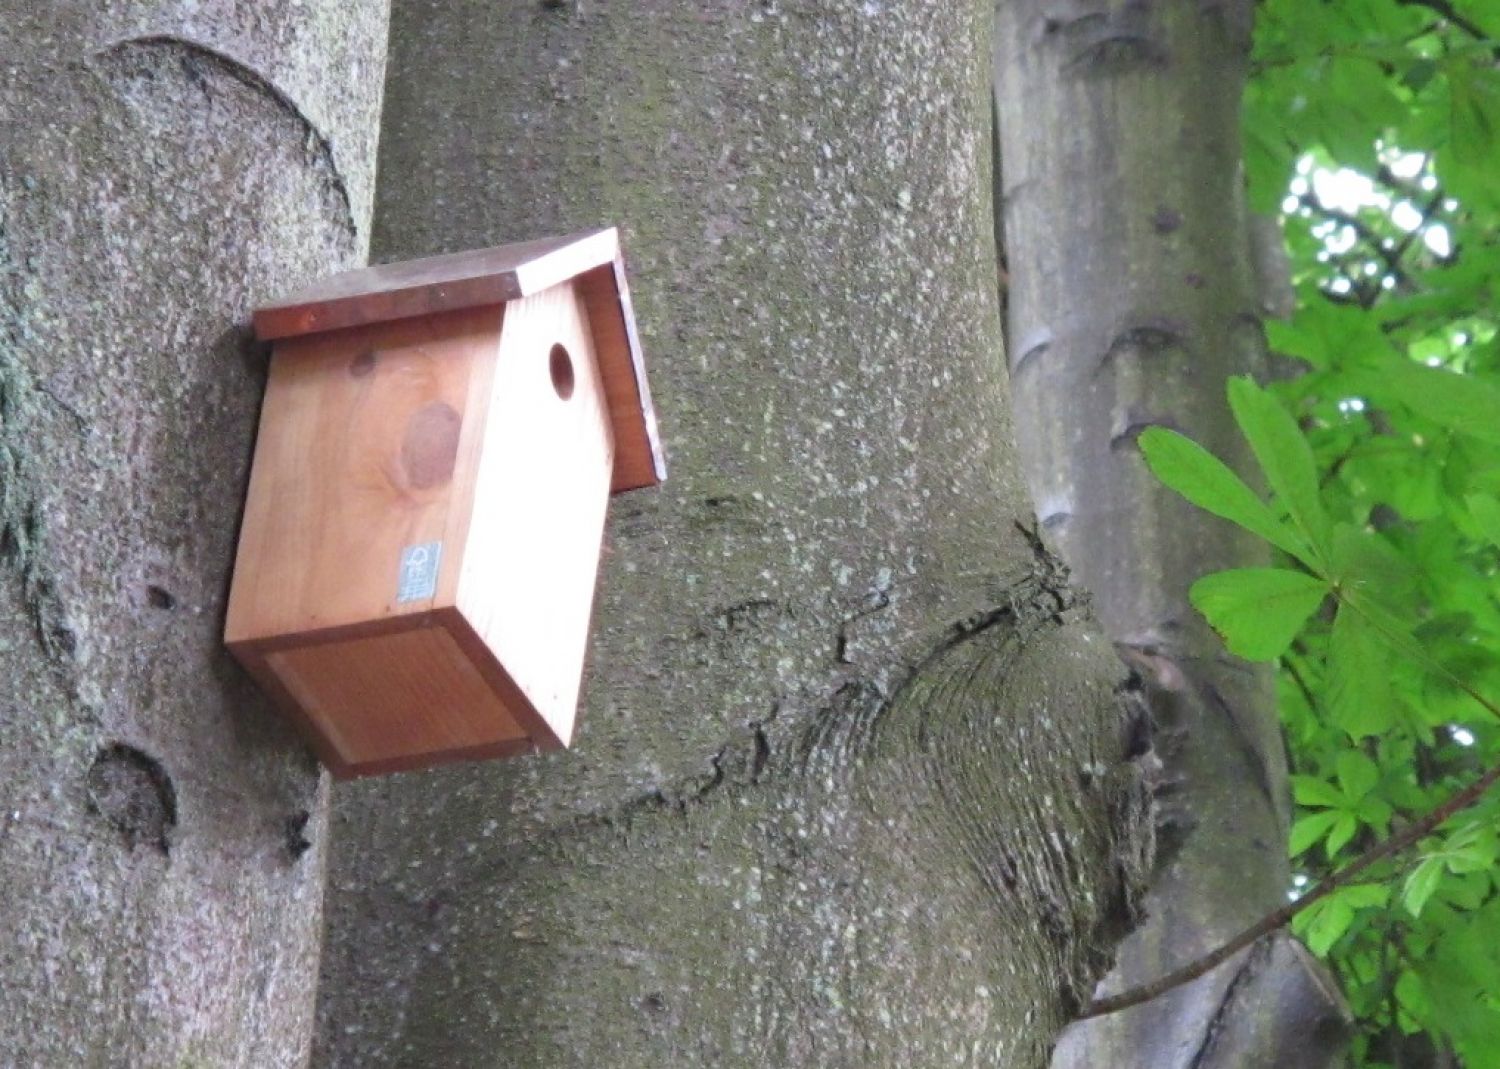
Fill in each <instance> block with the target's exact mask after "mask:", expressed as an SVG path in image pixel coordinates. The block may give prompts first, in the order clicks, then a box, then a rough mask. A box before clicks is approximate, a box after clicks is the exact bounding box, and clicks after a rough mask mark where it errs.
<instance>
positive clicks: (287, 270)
mask: <svg viewBox="0 0 1500 1069" xmlns="http://www.w3.org/2000/svg"><path fill="white" fill-rule="evenodd" d="M0 23H3V24H4V25H5V27H6V33H5V36H4V39H3V40H0V58H3V63H0V70H3V74H0V112H3V113H4V114H5V115H6V117H7V123H8V128H7V135H6V137H7V141H6V152H5V154H4V156H3V158H0V421H3V425H0V484H3V485H0V526H3V527H4V529H5V531H6V533H7V536H8V538H7V548H8V550H9V552H8V554H7V555H6V560H5V563H6V565H7V567H6V568H5V569H4V570H3V572H0V620H3V625H0V626H3V641H0V679H3V680H4V682H3V684H0V781H3V782H4V784H5V787H4V791H3V807H0V898H3V899H4V901H5V902H6V904H7V906H6V917H5V922H4V926H3V927H4V931H3V937H0V955H3V957H0V973H3V975H4V976H5V984H4V986H3V994H0V1010H3V1013H0V1017H3V1023H0V1062H3V1063H4V1064H6V1065H103V1064H116V1065H117V1064H139V1065H179V1064H212V1065H225V1066H229V1065H244V1066H256V1067H262V1066H282V1065H285V1066H292V1065H297V1064H301V1063H302V1062H303V1061H304V1060H305V1057H306V1053H307V1048H308V1045H309V1041H310V1031H311V1030H310V1022H311V1014H312V996H313V986H314V983H315V972H316V962H317V955H318V937H319V934H320V931H319V929H320V919H321V914H320V898H321V889H322V857H321V843H322V840H323V838H324V836H323V825H324V822H325V817H324V812H325V799H326V791H325V790H324V789H323V788H322V787H321V786H320V777H319V774H318V771H317V769H316V766H315V764H314V763H313V762H311V761H310V760H309V759H308V757H307V755H306V752H305V750H304V749H303V747H302V746H301V745H300V743H299V742H298V741H297V740H296V739H295V738H294V737H293V736H292V735H291V734H290V732H288V731H287V730H285V729H284V728H282V727H281V726H280V725H279V723H278V722H277V721H276V720H275V719H274V718H273V717H272V716H271V715H270V712H269V709H268V708H267V706H266V703H265V702H264V701H263V700H262V699H260V698H259V697H258V696H257V695H256V693H255V691H254V689H253V688H252V687H251V686H250V685H249V683H248V681H247V680H245V678H244V677H243V676H242V675H241V674H240V673H239V671H238V670H237V669H235V668H234V667H233V666H232V665H231V664H230V663H229V661H228V659H227V657H226V656H225V654H224V652H223V650H222V647H221V644H220V641H219V632H220V627H221V615H220V603H221V600H222V596H223V591H224V588H225V584H226V580H227V576H228V569H229V565H230V560H231V554H232V549H233V541H234V535H235V529H236V526H237V521H238V514H239V506H240V501H241V495H242V488H243V481H244V476H245V470H246V464H247V461H248V456H249V448H250V443H251V439H252V436H253V433H254V422H255V414H256V409H257V405H258V402H259V396H260V387H261V384H262V376H263V367H264V358H265V353H264V350H263V349H262V348H261V347H259V346H256V345H254V344H253V343H252V342H251V340H250V338H249V334H248V331H247V329H246V327H245V321H246V318H247V315H248V312H249V310H250V308H251V307H252V305H253V304H254V303H255V302H257V301H259V300H263V299H265V298H267V297H269V296H271V295H273V294H274V293H276V292H277V291H279V290H282V289H283V288H286V287H289V286H291V285H293V284H295V283H298V282H301V281H304V280H305V279H306V278H308V277H310V276H312V275H315V274H322V273H325V272H328V271H330V270H333V269H337V268H340V267H344V266H348V265H350V264H351V263H353V262H355V261H356V260H358V259H359V258H360V257H362V255H363V252H364V249H363V241H364V237H363V235H364V234H365V233H367V225H366V221H367V213H368V198H369V189H370V184H371V183H370V179H371V177H372V174H373V164H374V161H373V158H371V157H370V156H369V155H368V153H367V154H366V155H365V156H363V157H362V156H361V155H360V153H359V151H358V149H359V146H361V145H363V146H364V147H365V149H366V150H369V149H371V148H372V147H373V138H374V126H375V117H376V111H377V108H378V103H379V84H378V80H377V81H376V82H375V83H373V84H372V83H370V82H369V81H362V80H358V79H355V80H348V79H346V77H345V75H347V73H348V69H347V68H348V65H349V64H351V63H363V64H364V66H365V69H366V71H368V72H369V73H371V74H375V75H378V73H379V71H380V69H381V64H382V56H383V51H384V45H385V40H384V32H385V11H384V10H383V5H381V4H377V3H364V2H359V3H354V4H345V3H339V4H333V3H319V4H315V5H307V4H300V3H281V2H273V3H267V4H256V5H242V4H234V3H229V2H227V0H206V2H198V3H191V4H187V3H183V4H177V3H170V2H162V3H150V4H133V5H99V4H94V3H82V2H78V3H74V2H57V3H48V4H27V3H10V2H6V3H0ZM293 101H300V102H301V103H300V104H294V103H293ZM311 115H318V116H320V118H319V119H317V120H313V119H309V118H308V116H311ZM320 139H321V140H320ZM320 144H321V145H323V146H324V147H323V148H322V149H320V147H319V146H320ZM328 144H337V145H341V146H353V149H352V150H349V151H344V152H343V153H342V154H341V156H340V158H339V159H338V160H337V162H336V163H335V162H334V161H333V159H332V150H331V149H327V148H326V146H327V145H328ZM335 169H336V170H337V171H338V172H339V176H340V182H341V183H346V184H347V186H348V188H349V189H350V190H352V191H353V192H352V194H351V195H348V196H341V195H340V194H339V192H338V190H336V189H334V188H332V185H331V181H332V180H331V178H330V174H331V172H332V171H333V170H335ZM351 211H352V214H351ZM296 813H303V814H305V815H309V816H310V817H311V820H310V822H309V824H308V826H307V829H306V830H307V831H308V832H309V834H310V836H311V841H314V842H317V843H319V844H320V851H319V853H318V854H317V855H314V856H310V857H300V856H298V855H294V852H293V851H292V850H291V849H289V847H288V845H287V843H288V840H287V834H286V830H285V829H286V821H287V820H288V819H289V817H290V816H291V815H293V814H296Z"/></svg>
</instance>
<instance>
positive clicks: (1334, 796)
mask: <svg viewBox="0 0 1500 1069" xmlns="http://www.w3.org/2000/svg"><path fill="white" fill-rule="evenodd" d="M1291 781H1292V797H1293V798H1295V799H1296V800H1297V804H1298V805H1319V806H1325V807H1328V808H1332V809H1341V808H1342V807H1343V805H1344V801H1345V799H1344V796H1343V794H1342V793H1341V792H1340V791H1339V789H1338V788H1337V787H1335V786H1334V785H1333V784H1331V783H1329V782H1328V781H1327V780H1321V779H1318V778H1317V777H1316V776H1292V777H1291Z"/></svg>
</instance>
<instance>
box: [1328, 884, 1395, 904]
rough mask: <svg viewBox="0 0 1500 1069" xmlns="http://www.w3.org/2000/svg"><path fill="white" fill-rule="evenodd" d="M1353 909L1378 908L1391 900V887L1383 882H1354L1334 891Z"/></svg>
mask: <svg viewBox="0 0 1500 1069" xmlns="http://www.w3.org/2000/svg"><path fill="white" fill-rule="evenodd" d="M1334 894H1336V895H1337V896H1338V897H1339V898H1340V899H1341V900H1343V901H1344V902H1345V903H1347V904H1348V905H1350V906H1353V907H1354V908H1355V909H1379V908H1381V907H1382V906H1384V905H1385V904H1386V903H1387V902H1389V901H1390V900H1391V889H1390V888H1389V887H1387V886H1386V885H1385V884H1383V883H1355V884H1350V885H1349V886H1348V887H1341V888H1339V889H1338V890H1337V891H1335V892H1334Z"/></svg>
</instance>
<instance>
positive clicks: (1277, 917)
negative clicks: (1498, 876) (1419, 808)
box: [1079, 765, 1500, 1020]
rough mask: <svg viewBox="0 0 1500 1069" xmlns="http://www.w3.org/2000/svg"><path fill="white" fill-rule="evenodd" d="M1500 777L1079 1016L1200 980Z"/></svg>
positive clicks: (1488, 778) (1496, 774)
mask: <svg viewBox="0 0 1500 1069" xmlns="http://www.w3.org/2000/svg"><path fill="white" fill-rule="evenodd" d="M1497 780H1500V765H1495V766H1494V767H1493V768H1491V769H1490V770H1489V771H1488V772H1486V773H1485V774H1484V775H1482V776H1480V777H1479V778H1478V779H1477V780H1475V781H1474V782H1473V783H1471V784H1469V786H1467V787H1465V788H1464V789H1463V790H1461V791H1458V792H1457V793H1455V794H1454V795H1452V796H1451V797H1450V798H1449V799H1448V800H1447V801H1446V802H1444V803H1443V804H1442V805H1440V806H1438V807H1437V808H1436V809H1434V810H1433V811H1432V812H1430V813H1428V814H1427V815H1426V816H1425V817H1423V818H1422V819H1421V820H1418V821H1417V822H1416V823H1414V824H1409V825H1407V826H1406V827H1405V828H1402V829H1401V830H1400V831H1399V832H1397V833H1396V834H1395V835H1393V836H1391V837H1390V838H1389V839H1387V840H1385V841H1384V842H1383V843H1378V844H1377V845H1375V846H1374V847H1372V848H1371V849H1369V850H1367V851H1365V853H1363V854H1361V855H1360V856H1359V857H1358V858H1356V859H1355V860H1354V861H1353V862H1351V863H1350V864H1349V865H1348V866H1347V867H1346V868H1343V869H1340V870H1339V871H1338V872H1335V873H1334V874H1333V875H1331V876H1328V877H1326V878H1325V879H1323V880H1322V881H1320V882H1319V883H1318V884H1317V886H1315V887H1314V888H1313V889H1312V890H1311V891H1308V892H1307V893H1306V894H1305V895H1303V896H1302V897H1301V898H1299V899H1297V900H1296V901H1295V902H1289V903H1287V904H1286V905H1285V906H1282V907H1281V908H1280V909H1278V910H1276V911H1274V912H1272V913H1268V914H1266V915H1265V916H1264V917H1262V918H1261V919H1260V920H1258V921H1256V922H1255V923H1254V924H1252V925H1250V926H1249V927H1248V928H1246V929H1244V930H1243V931H1241V932H1240V933H1239V934H1238V935H1236V936H1234V937H1233V938H1232V939H1230V940H1229V941H1228V942H1227V943H1224V944H1223V945H1222V946H1220V947H1218V948H1217V949H1215V950H1212V951H1210V952H1209V953H1207V954H1205V955H1204V956H1203V957H1201V958H1199V959H1198V960H1197V961H1194V962H1190V963H1189V964H1187V965H1184V966H1182V967H1181V968H1180V969H1174V970H1173V971H1171V972H1169V973H1167V974H1166V975H1165V976H1163V977H1160V978H1159V979H1156V980H1153V981H1151V982H1150V983H1148V984H1142V985H1140V986H1139V987H1134V988H1131V989H1130V990H1128V991H1124V992H1121V993H1120V994H1118V995H1110V996H1109V997H1107V998H1101V999H1095V1000H1094V1001H1093V1002H1092V1003H1091V1004H1090V1005H1089V1007H1088V1009H1087V1010H1085V1011H1084V1013H1083V1014H1082V1015H1080V1018H1079V1019H1080V1020H1086V1019H1088V1018H1090V1017H1101V1016H1103V1015H1104V1014H1107V1013H1118V1012H1119V1011H1120V1010H1123V1009H1127V1008H1129V1007H1131V1006H1138V1005H1140V1004H1141V1003H1142V1002H1149V1001H1151V1000H1152V999H1154V998H1157V997H1159V996H1161V995H1163V994H1165V993H1166V992H1168V991H1171V990H1172V989H1173V988H1175V987H1180V986H1182V985H1183V984H1185V983H1188V982H1189V981H1190V980H1196V979H1197V978H1198V977H1200V976H1202V975H1203V974H1204V973H1206V972H1208V971H1209V970H1211V969H1213V968H1215V967H1216V966H1219V965H1222V964H1223V963H1224V962H1226V961H1228V960H1229V959H1230V958H1232V957H1234V955H1236V954H1238V953H1239V952H1240V951H1241V950H1244V949H1245V948H1246V947H1247V946H1249V945H1250V944H1251V943H1253V942H1255V941H1256V940H1257V939H1259V938H1261V937H1262V936H1265V935H1269V934H1271V933H1272V932H1274V931H1276V930H1277V929H1278V928H1282V927H1284V926H1285V925H1286V924H1287V923H1288V922H1289V921H1291V919H1292V918H1293V917H1295V916H1297V914H1299V913H1301V912H1302V911H1303V910H1305V909H1307V908H1308V907H1309V906H1311V905H1313V904H1314V903H1316V902H1319V901H1321V900H1322V899H1324V898H1327V897H1328V896H1329V895H1331V894H1332V893H1333V892H1334V891H1337V890H1338V889H1339V888H1340V887H1343V886H1345V885H1346V884H1348V883H1349V882H1351V881H1352V880H1353V879H1354V877H1355V876H1358V875H1359V874H1360V873H1361V872H1363V871H1365V870H1366V869H1368V868H1369V867H1370V866H1371V865H1373V864H1375V863H1376V862H1377V861H1382V860H1384V859H1385V858H1388V857H1390V856H1392V855H1393V854H1397V853H1400V852H1401V851H1402V850H1405V849H1406V848H1407V847H1408V846H1411V845H1412V844H1413V843H1415V842H1416V841H1417V840H1419V839H1421V838H1422V837H1423V836H1424V835H1427V834H1428V833H1429V832H1431V831H1432V830H1433V829H1434V828H1436V827H1437V826H1438V825H1439V824H1441V823H1443V821H1445V820H1447V819H1448V818H1449V817H1451V816H1453V814H1455V813H1458V812H1461V811H1462V810H1464V809H1467V808H1468V807H1469V806H1471V805H1473V804H1474V803H1475V802H1477V801H1479V799H1480V798H1481V797H1483V795H1484V793H1485V791H1487V790H1489V789H1490V787H1491V786H1493V785H1494V784H1495V782H1496V781H1497Z"/></svg>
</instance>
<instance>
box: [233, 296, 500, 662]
mask: <svg viewBox="0 0 1500 1069" xmlns="http://www.w3.org/2000/svg"><path fill="white" fill-rule="evenodd" d="M503 315H504V312H503V309H502V308H501V307H489V308H473V309H465V310H463V311H458V312H449V313H445V314H443V315H440V316H432V317H426V318H414V319H407V320H401V321H398V322H393V323H381V324H376V325H372V326H364V327H355V328H351V329H347V330H341V331H332V332H329V333H326V334H315V335H308V336H305V337H300V338H291V339H287V340H285V341H283V342H279V343H278V344H277V349H276V352H275V354H274V355H273V357H272V364H271V373H270V379H269V381H268V383H267V387H266V400H265V406H264V409H263V412H262V418H261V433H260V437H259V439H258V440H257V444H256V454H255V464H254V468H253V471H252V475H251V485H250V494H249V500H248V503H247V505H246V511H245V519H244V525H243V528H242V532H241V537H240V550H239V558H238V564H237V567H236V582H235V585H234V588H233V591H232V593H231V596H230V606H229V620H228V628H227V635H226V637H227V638H228V640H229V642H230V643H231V645H233V644H234V643H236V642H243V641H248V640H253V639H259V638H265V637H270V636H286V635H290V634H299V633H312V632H322V631H327V630H328V629H333V628H340V627H349V626H359V625H363V624H367V623H369V622H370V621H376V620H381V619H385V618H388V617H392V616H400V615H408V614H413V613H420V612H424V611H427V610H430V609H431V608H432V607H433V606H434V604H435V601H436V596H437V593H438V589H439V587H440V586H441V585H442V581H443V576H444V575H445V574H447V575H448V576H449V577H450V578H449V580H448V586H449V587H450V588H451V586H452V582H453V579H452V577H453V576H456V574H457V571H458V565H459V561H458V560H457V559H456V558H457V554H454V555H452V556H450V557H447V558H446V559H445V557H444V548H443V547H447V546H457V545H459V544H461V543H459V542H457V541H456V540H455V539H454V537H453V536H454V534H455V531H456V530H460V529H462V528H463V527H464V526H465V524H466V521H467V516H468V510H469V507H470V502H471V498H472V492H473V491H472V487H473V479H474V475H475V472H476V470H477V457H478V449H479V445H480V442H481V440H482V437H483V433H484V416H485V409H486V407H487V406H488V403H489V397H490V394H491V387H492V380H493V375H494V367H495V358H496V355H497V351H498V343H499V335H500V329H501V322H502V319H503Z"/></svg>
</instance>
